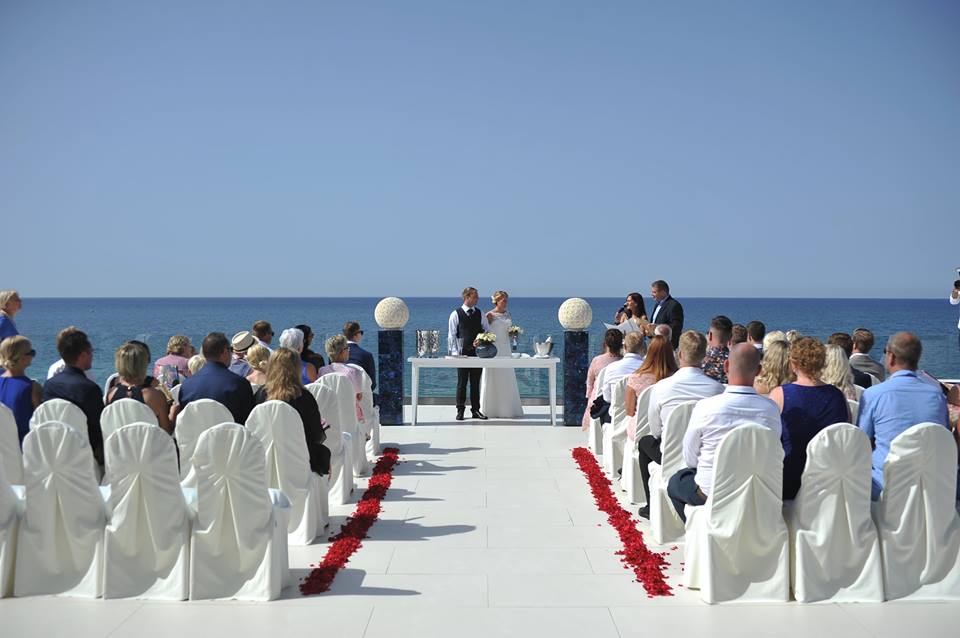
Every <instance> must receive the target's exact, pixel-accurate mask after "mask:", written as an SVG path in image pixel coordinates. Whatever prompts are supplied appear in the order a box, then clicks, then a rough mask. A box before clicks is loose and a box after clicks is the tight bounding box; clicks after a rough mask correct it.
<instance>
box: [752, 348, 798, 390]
mask: <svg viewBox="0 0 960 638" xmlns="http://www.w3.org/2000/svg"><path fill="white" fill-rule="evenodd" d="M781 334H782V333H781ZM794 378H795V377H794V375H793V372H792V371H791V369H790V344H789V343H787V341H786V339H777V340H775V341H771V342H769V343H768V342H767V341H766V339H764V346H763V362H762V363H761V364H760V374H758V375H757V378H756V379H754V381H753V389H754V390H756V391H757V394H770V391H771V390H773V389H774V388H778V387H780V386H781V385H783V384H784V383H791V382H793V380H794Z"/></svg>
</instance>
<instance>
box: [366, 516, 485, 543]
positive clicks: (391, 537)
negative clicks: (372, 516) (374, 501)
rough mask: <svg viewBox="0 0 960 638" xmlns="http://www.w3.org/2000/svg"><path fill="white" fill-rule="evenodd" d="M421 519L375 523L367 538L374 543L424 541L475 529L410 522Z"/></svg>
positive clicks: (470, 526) (473, 526) (474, 527)
mask: <svg viewBox="0 0 960 638" xmlns="http://www.w3.org/2000/svg"><path fill="white" fill-rule="evenodd" d="M421 518H423V517H422V516H417V517H415V518H408V519H405V520H402V521H397V520H385V521H377V523H376V524H375V525H374V526H373V527H372V528H371V529H370V532H369V533H368V535H367V537H368V538H369V539H370V540H374V541H426V540H430V539H431V538H437V537H440V536H452V535H454V534H466V533H467V532H472V531H474V530H475V529H477V527H476V526H475V525H434V526H427V525H420V524H419V523H414V522H412V521H415V520H419V519H421Z"/></svg>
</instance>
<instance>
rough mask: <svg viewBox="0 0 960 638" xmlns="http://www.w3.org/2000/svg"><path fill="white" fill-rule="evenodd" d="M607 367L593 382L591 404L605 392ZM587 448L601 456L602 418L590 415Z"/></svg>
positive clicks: (602, 369) (601, 370)
mask: <svg viewBox="0 0 960 638" xmlns="http://www.w3.org/2000/svg"><path fill="white" fill-rule="evenodd" d="M606 371H607V369H606V368H601V369H600V372H598V373H597V380H596V381H594V383H593V396H592V397H591V398H590V399H589V405H590V406H592V405H593V401H594V399H596V398H597V397H598V396H600V395H601V394H603V379H604V376H605V374H604V373H605V372H606ZM587 449H588V450H590V451H591V452H593V455H594V456H600V454H601V453H602V452H603V424H602V423H600V419H594V418H593V417H590V427H589V428H587Z"/></svg>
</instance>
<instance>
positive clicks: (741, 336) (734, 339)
mask: <svg viewBox="0 0 960 638" xmlns="http://www.w3.org/2000/svg"><path fill="white" fill-rule="evenodd" d="M746 342H747V327H746V326H744V325H741V324H739V323H735V324H733V327H732V328H731V329H730V341H728V342H727V348H732V347H733V346H735V345H737V344H738V343H746Z"/></svg>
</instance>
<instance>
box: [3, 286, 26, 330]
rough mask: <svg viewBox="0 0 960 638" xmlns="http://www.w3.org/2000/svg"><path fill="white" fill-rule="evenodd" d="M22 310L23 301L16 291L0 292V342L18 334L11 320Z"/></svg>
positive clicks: (15, 325)
mask: <svg viewBox="0 0 960 638" xmlns="http://www.w3.org/2000/svg"><path fill="white" fill-rule="evenodd" d="M21 308H23V300H22V299H20V293H18V292H17V291H16V290H4V291H0V341H3V340H4V339H6V338H7V337H15V336H17V335H18V334H20V332H19V331H18V330H17V324H15V323H14V322H13V318H14V317H15V316H16V315H17V313H18V312H20V309H21Z"/></svg>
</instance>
